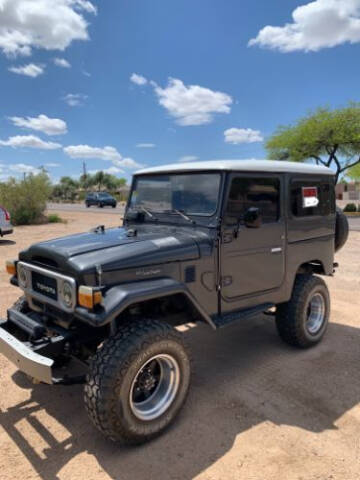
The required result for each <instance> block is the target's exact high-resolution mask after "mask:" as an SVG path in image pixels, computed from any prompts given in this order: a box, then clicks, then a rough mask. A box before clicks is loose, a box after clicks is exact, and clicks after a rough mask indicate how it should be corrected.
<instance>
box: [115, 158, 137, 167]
mask: <svg viewBox="0 0 360 480" xmlns="http://www.w3.org/2000/svg"><path fill="white" fill-rule="evenodd" d="M113 164H114V165H116V166H117V167H124V168H140V167H142V165H141V164H140V163H137V162H135V160H133V159H132V158H128V157H127V158H122V159H121V160H114V161H113Z"/></svg>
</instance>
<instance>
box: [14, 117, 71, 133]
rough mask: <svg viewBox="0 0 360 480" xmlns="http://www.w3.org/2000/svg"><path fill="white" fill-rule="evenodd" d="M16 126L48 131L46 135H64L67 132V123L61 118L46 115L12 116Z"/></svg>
mask: <svg viewBox="0 0 360 480" xmlns="http://www.w3.org/2000/svg"><path fill="white" fill-rule="evenodd" d="M10 120H11V122H12V123H13V124H14V125H15V126H16V127H21V128H28V129H30V130H37V131H39V132H43V133H46V135H64V134H65V133H66V132H67V125H66V122H64V120H61V119H60V118H49V117H47V116H46V115H39V116H38V117H26V118H24V117H10Z"/></svg>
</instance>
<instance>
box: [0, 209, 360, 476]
mask: <svg viewBox="0 0 360 480" xmlns="http://www.w3.org/2000/svg"><path fill="white" fill-rule="evenodd" d="M61 215H62V216H63V217H65V218H67V219H68V220H69V222H68V224H67V225H63V224H58V225H56V224H55V225H46V226H37V227H19V228H17V229H16V232H15V234H14V235H13V236H11V237H9V238H8V239H6V240H3V241H1V240H0V262H1V264H3V261H5V259H7V258H14V257H16V256H17V253H18V251H19V250H20V249H22V248H24V247H26V246H27V245H29V244H30V243H33V242H36V241H39V240H42V239H47V238H52V237H55V236H60V235H64V234H69V233H73V232H79V231H84V230H88V229H89V228H90V227H91V226H95V225H97V224H98V223H99V222H101V223H105V224H106V225H107V226H111V225H117V224H119V223H120V221H119V219H118V218H117V217H116V216H114V215H109V214H106V213H104V215H103V216H101V220H100V216H99V215H98V214H95V213H93V214H91V213H87V214H86V215H84V214H80V213H73V212H68V213H61ZM336 260H337V261H338V262H339V263H340V268H339V269H338V272H337V274H336V276H335V277H334V278H330V279H327V282H328V285H329V287H330V290H331V297H332V315H331V325H330V327H329V330H328V333H327V336H326V338H325V339H324V341H323V342H322V343H321V344H320V345H319V346H317V347H316V348H314V349H311V350H307V351H299V350H294V349H292V348H290V347H288V346H286V345H284V344H282V343H281V342H280V340H279V339H278V337H277V334H276V332H275V328H274V324H273V320H272V319H271V317H265V316H259V317H258V318H256V319H255V320H254V319H253V320H251V321H244V322H243V323H240V324H238V325H234V326H231V327H228V328H227V329H224V330H223V331H219V332H213V331H212V330H210V329H209V328H207V327H197V328H192V329H189V330H188V331H187V332H185V335H186V336H187V337H188V340H189V343H190V345H191V347H192V350H193V357H194V364H195V373H194V377H193V384H192V390H191V393H190V397H189V400H188V402H187V404H186V406H185V408H184V409H183V411H182V414H181V415H180V417H179V418H178V420H177V421H176V422H175V424H174V425H173V427H172V428H170V429H169V430H168V431H167V432H166V434H165V435H163V436H162V437H160V438H159V439H157V440H156V441H153V442H152V443H150V444H147V445H145V446H142V447H137V448H123V447H119V446H117V445H115V444H113V443H111V442H109V441H107V440H105V439H104V438H103V437H102V436H101V435H100V434H99V433H98V432H97V431H96V430H95V428H94V427H93V426H92V425H91V424H90V423H89V421H88V419H87V417H86V414H85V411H84V409H83V404H82V387H81V386H75V387H59V386H58V387H49V386H45V385H33V384H32V383H30V381H29V380H28V379H27V378H25V377H24V376H23V375H22V374H20V373H17V372H16V369H15V367H13V366H12V365H11V364H10V363H8V361H7V360H5V358H4V357H0V478H1V480H13V479H14V478H18V479H22V480H23V479H24V480H25V479H35V478H42V479H44V480H52V479H66V480H68V479H84V478H85V479H86V480H100V479H109V478H110V479H118V480H152V479H156V480H171V479H173V480H175V479H177V480H183V479H184V480H187V479H192V478H197V479H203V480H205V479H206V480H215V479H216V480H224V479H229V480H232V479H244V480H282V479H284V480H285V479H286V480H315V479H316V480H334V479H336V480H359V479H360V434H359V432H360V368H359V366H360V316H359V312H360V295H359V287H360V232H351V235H350V239H349V241H348V244H347V245H346V247H345V248H344V249H343V251H341V252H340V253H339V255H337V259H336ZM18 294H19V292H18V290H17V289H16V288H14V287H11V286H10V285H9V284H8V278H7V275H6V274H5V273H4V272H3V268H2V267H1V273H0V315H2V316H3V315H4V314H5V311H6V309H7V308H8V307H10V306H11V304H12V303H13V302H14V301H15V300H16V298H17V296H18Z"/></svg>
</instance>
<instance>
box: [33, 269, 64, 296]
mask: <svg viewBox="0 0 360 480" xmlns="http://www.w3.org/2000/svg"><path fill="white" fill-rule="evenodd" d="M31 281H32V288H33V290H34V291H35V292H38V293H40V294H41V295H45V297H49V298H52V299H53V300H57V299H58V292H57V281H56V279H55V278H51V277H47V276H46V275H43V274H41V273H38V272H32V279H31Z"/></svg>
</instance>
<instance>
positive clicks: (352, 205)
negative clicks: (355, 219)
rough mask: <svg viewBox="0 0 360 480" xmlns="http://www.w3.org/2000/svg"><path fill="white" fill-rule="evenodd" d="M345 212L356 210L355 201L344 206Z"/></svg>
mask: <svg viewBox="0 0 360 480" xmlns="http://www.w3.org/2000/svg"><path fill="white" fill-rule="evenodd" d="M344 212H356V205H355V203H348V204H347V205H346V206H345V208H344Z"/></svg>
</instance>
